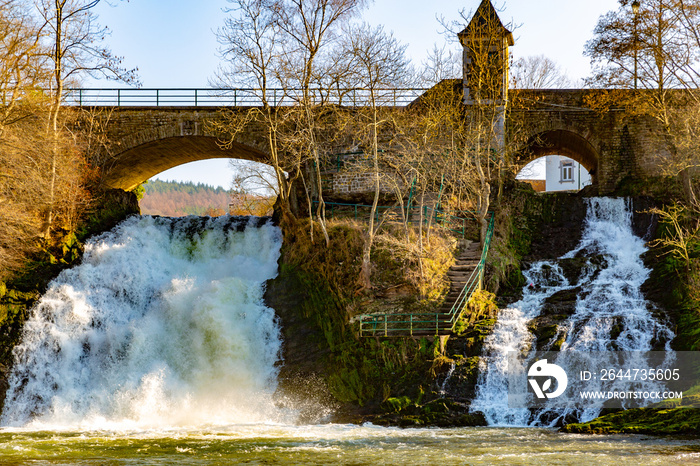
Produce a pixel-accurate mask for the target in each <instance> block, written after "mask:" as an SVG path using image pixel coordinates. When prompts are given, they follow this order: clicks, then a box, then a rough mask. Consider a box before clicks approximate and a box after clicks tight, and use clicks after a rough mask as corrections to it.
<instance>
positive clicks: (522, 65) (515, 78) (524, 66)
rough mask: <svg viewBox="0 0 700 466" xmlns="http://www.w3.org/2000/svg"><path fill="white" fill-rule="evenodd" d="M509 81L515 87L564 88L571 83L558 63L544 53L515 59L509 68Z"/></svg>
mask: <svg viewBox="0 0 700 466" xmlns="http://www.w3.org/2000/svg"><path fill="white" fill-rule="evenodd" d="M511 83H512V84H511V85H512V87H514V88H517V89H565V88H567V87H570V86H571V85H572V82H571V80H570V79H569V78H568V77H567V76H566V74H565V73H564V72H563V71H562V70H561V68H560V67H559V65H557V64H556V63H555V62H554V60H552V59H551V58H548V57H546V56H544V55H535V56H530V57H522V58H519V59H517V60H516V61H515V62H514V63H513V66H512V68H511Z"/></svg>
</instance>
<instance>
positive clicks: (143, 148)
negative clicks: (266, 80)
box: [103, 135, 269, 191]
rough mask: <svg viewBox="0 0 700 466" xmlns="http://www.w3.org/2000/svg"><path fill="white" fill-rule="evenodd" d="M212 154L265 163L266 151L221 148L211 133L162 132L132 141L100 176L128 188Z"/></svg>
mask: <svg viewBox="0 0 700 466" xmlns="http://www.w3.org/2000/svg"><path fill="white" fill-rule="evenodd" d="M214 158H232V159H245V160H252V161H255V162H261V163H269V157H268V156H267V155H266V154H264V153H263V152H261V151H260V150H258V149H256V148H254V147H251V146H248V145H244V144H238V143H234V144H232V145H231V147H230V148H227V149H222V148H221V147H219V145H218V143H217V138H215V137H213V136H203V135H185V136H182V135H180V136H169V135H165V137H163V138H160V139H154V140H151V141H148V142H144V143H142V144H138V145H132V146H131V147H130V148H128V149H126V150H124V151H123V152H121V153H120V154H118V155H117V156H116V157H115V158H114V160H113V162H112V164H111V166H109V167H104V168H105V169H106V170H105V174H104V176H103V180H104V182H105V183H106V184H107V186H109V187H110V188H119V189H123V190H125V191H130V190H132V189H134V188H135V187H136V186H138V185H139V184H141V183H143V182H144V181H146V180H148V179H149V178H151V177H153V176H155V175H157V174H158V173H161V172H163V171H165V170H167V169H169V168H173V167H176V166H178V165H182V164H185V163H188V162H196V161H198V160H206V159H214Z"/></svg>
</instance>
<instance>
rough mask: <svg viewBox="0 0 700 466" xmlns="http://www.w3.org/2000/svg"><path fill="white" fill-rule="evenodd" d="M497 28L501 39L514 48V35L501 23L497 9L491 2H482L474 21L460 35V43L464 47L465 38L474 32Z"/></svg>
mask: <svg viewBox="0 0 700 466" xmlns="http://www.w3.org/2000/svg"><path fill="white" fill-rule="evenodd" d="M492 27H493V28H496V29H497V30H500V31H501V32H500V34H501V37H504V38H505V39H506V40H508V45H510V46H512V45H514V44H515V41H514V40H513V33H512V32H510V31H509V30H508V29H506V27H505V26H504V25H503V22H501V18H499V16H498V12H497V11H496V8H494V6H493V4H492V3H491V0H482V2H481V4H480V5H479V8H477V9H476V12H475V13H474V16H472V20H471V21H470V22H469V26H467V27H466V28H465V29H464V30H463V31H462V32H460V33H459V34H458V36H459V40H460V42H462V45H464V38H466V37H467V36H468V35H469V34H470V33H471V32H472V31H484V30H487V29H488V28H492Z"/></svg>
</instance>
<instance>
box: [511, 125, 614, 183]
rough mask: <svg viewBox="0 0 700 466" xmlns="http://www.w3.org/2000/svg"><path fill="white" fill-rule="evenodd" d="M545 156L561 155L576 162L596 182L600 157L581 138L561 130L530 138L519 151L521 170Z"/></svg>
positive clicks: (543, 132)
mask: <svg viewBox="0 0 700 466" xmlns="http://www.w3.org/2000/svg"><path fill="white" fill-rule="evenodd" d="M546 155H563V156H566V157H569V158H570V159H573V160H575V161H577V162H578V163H580V164H581V165H582V166H583V167H584V168H585V169H586V170H588V173H590V174H591V177H592V179H593V182H594V183H595V182H596V180H597V174H598V162H599V160H600V156H599V154H598V151H597V150H596V149H595V147H593V145H592V144H591V143H590V142H589V141H588V140H587V139H586V138H584V137H583V136H581V135H579V134H577V133H574V132H572V131H568V130H563V129H555V130H547V131H542V132H540V133H537V134H535V135H533V136H531V137H530V138H529V139H528V140H527V142H526V143H525V145H524V146H523V148H522V149H521V150H520V151H519V159H520V162H521V163H520V165H521V168H522V167H524V166H525V165H527V164H528V163H529V162H531V161H533V160H535V159H538V158H540V157H544V156H546Z"/></svg>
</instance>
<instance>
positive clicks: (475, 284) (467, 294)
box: [360, 212, 494, 337]
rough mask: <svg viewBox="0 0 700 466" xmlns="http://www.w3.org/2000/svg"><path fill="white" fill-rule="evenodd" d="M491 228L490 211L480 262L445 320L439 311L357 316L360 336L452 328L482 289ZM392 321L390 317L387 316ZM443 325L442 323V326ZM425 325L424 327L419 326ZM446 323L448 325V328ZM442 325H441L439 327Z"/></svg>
mask: <svg viewBox="0 0 700 466" xmlns="http://www.w3.org/2000/svg"><path fill="white" fill-rule="evenodd" d="M493 230H494V214H493V212H492V213H491V219H490V221H489V226H488V228H487V230H486V238H485V239H484V246H483V248H482V250H481V258H480V260H479V264H478V265H477V266H476V268H475V269H474V270H473V271H472V273H471V275H470V276H469V279H468V280H467V283H466V284H465V285H464V287H463V288H462V291H460V293H459V295H458V296H457V299H456V300H455V303H454V305H453V306H452V308H451V309H450V311H449V312H448V313H447V315H448V316H449V318H448V319H442V320H440V315H441V314H440V313H437V312H436V313H431V314H427V313H423V314H414V313H401V314H380V315H367V314H365V315H362V316H360V336H384V337H388V336H401V335H406V334H408V335H410V336H413V334H414V333H418V332H420V333H423V332H433V331H434V332H435V335H438V334H439V333H440V330H441V329H442V330H446V329H448V328H449V330H450V331H453V330H454V326H455V324H456V323H457V320H458V319H459V317H460V316H461V315H462V312H464V309H465V308H466V306H467V304H468V303H469V301H470V300H471V297H472V296H473V295H474V292H475V291H477V290H478V289H480V288H481V284H482V281H483V277H484V268H485V266H486V257H487V255H488V250H489V247H490V246H491V237H492V236H493ZM390 318H391V319H392V320H389V319H390ZM441 324H442V325H441ZM420 325H425V326H420ZM448 325H449V327H448ZM441 327H442V328H441Z"/></svg>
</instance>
